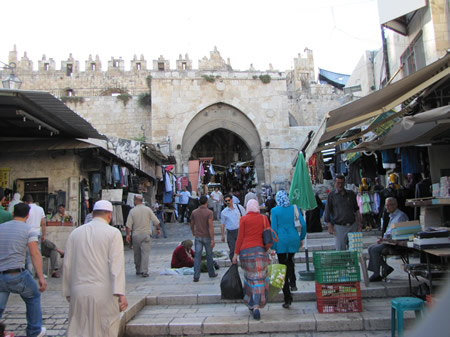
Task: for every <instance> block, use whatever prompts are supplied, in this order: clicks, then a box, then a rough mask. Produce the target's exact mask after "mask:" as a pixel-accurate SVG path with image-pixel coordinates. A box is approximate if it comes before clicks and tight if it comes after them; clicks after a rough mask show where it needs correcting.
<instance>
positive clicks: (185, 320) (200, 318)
mask: <svg viewBox="0 0 450 337" xmlns="http://www.w3.org/2000/svg"><path fill="white" fill-rule="evenodd" d="M391 300H392V298H384V299H363V300H362V307H363V311H362V312H360V313H333V314H325V313H324V314H321V313H318V311H317V304H316V302H315V301H307V302H296V301H295V300H294V303H293V304H292V306H291V307H290V308H289V309H284V308H282V306H281V303H273V302H271V303H268V304H267V305H266V306H265V308H263V309H261V310H260V311H261V320H259V321H256V320H254V319H253V317H252V316H251V312H250V311H249V310H248V309H247V307H246V306H245V305H244V304H243V302H242V301H240V302H239V303H234V302H230V301H221V303H217V304H184V303H183V302H182V301H178V303H177V299H176V298H174V299H173V300H172V301H171V303H170V304H164V303H158V301H157V299H156V298H152V297H147V298H146V299H145V306H143V304H142V303H141V304H140V305H141V306H143V307H142V310H140V311H139V312H137V313H136V314H135V315H134V317H132V318H131V317H129V319H128V320H127V323H126V326H125V328H124V330H125V331H124V335H125V336H129V337H131V336H136V337H138V336H180V335H191V336H192V335H195V336H209V335H218V334H219V335H220V334H224V335H228V336H229V335H248V334H250V335H258V336H261V335H264V334H268V333H274V332H276V333H278V334H283V335H284V334H287V333H298V332H301V333H305V334H307V335H308V336H315V334H316V333H318V332H333V333H335V334H336V333H338V332H344V331H351V332H352V333H353V332H354V333H357V332H361V331H367V332H369V333H374V332H376V331H384V332H387V331H388V330H389V329H390V327H391V313H390V307H391ZM127 313H128V312H127ZM130 316H131V315H130ZM404 317H405V318H404V321H405V324H406V328H410V327H411V326H412V324H413V322H414V320H415V319H414V313H413V312H405V316H404ZM375 335H378V334H374V336H375ZM386 335H388V334H386ZM321 336H322V335H321ZM330 336H331V335H330ZM348 336H352V334H349V335H348ZM355 336H358V334H356V335H355ZM362 336H367V334H365V335H362ZM369 336H370V335H369Z"/></svg>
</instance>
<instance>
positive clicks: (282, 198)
mask: <svg viewBox="0 0 450 337" xmlns="http://www.w3.org/2000/svg"><path fill="white" fill-rule="evenodd" d="M275 201H276V202H277V205H278V206H280V207H289V206H290V205H291V204H290V202H289V196H288V194H287V193H286V191H283V190H282V191H278V192H277V195H276V196H275Z"/></svg>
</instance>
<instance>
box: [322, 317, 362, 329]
mask: <svg viewBox="0 0 450 337" xmlns="http://www.w3.org/2000/svg"><path fill="white" fill-rule="evenodd" d="M314 317H315V318H316V321H317V331H353V330H362V329H363V318H362V316H361V314H360V313H348V314H340V313H336V314H314Z"/></svg>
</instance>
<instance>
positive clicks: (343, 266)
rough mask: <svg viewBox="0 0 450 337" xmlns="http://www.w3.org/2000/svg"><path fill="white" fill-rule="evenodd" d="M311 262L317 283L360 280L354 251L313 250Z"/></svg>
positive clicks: (356, 254)
mask: <svg viewBox="0 0 450 337" xmlns="http://www.w3.org/2000/svg"><path fill="white" fill-rule="evenodd" d="M313 263H314V270H315V279H316V281H317V282H318V283H340V282H357V281H361V272H360V269H359V263H358V253H357V252H356V251H348V250H342V251H329V252H314V253H313Z"/></svg>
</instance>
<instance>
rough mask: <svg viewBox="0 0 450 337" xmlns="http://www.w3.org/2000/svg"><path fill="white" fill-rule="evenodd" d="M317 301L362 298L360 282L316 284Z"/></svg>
mask: <svg viewBox="0 0 450 337" xmlns="http://www.w3.org/2000/svg"><path fill="white" fill-rule="evenodd" d="M316 296H317V299H328V298H331V297H333V298H335V297H348V296H356V297H361V287H360V285H359V282H345V283H328V284H322V283H318V282H316Z"/></svg>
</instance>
